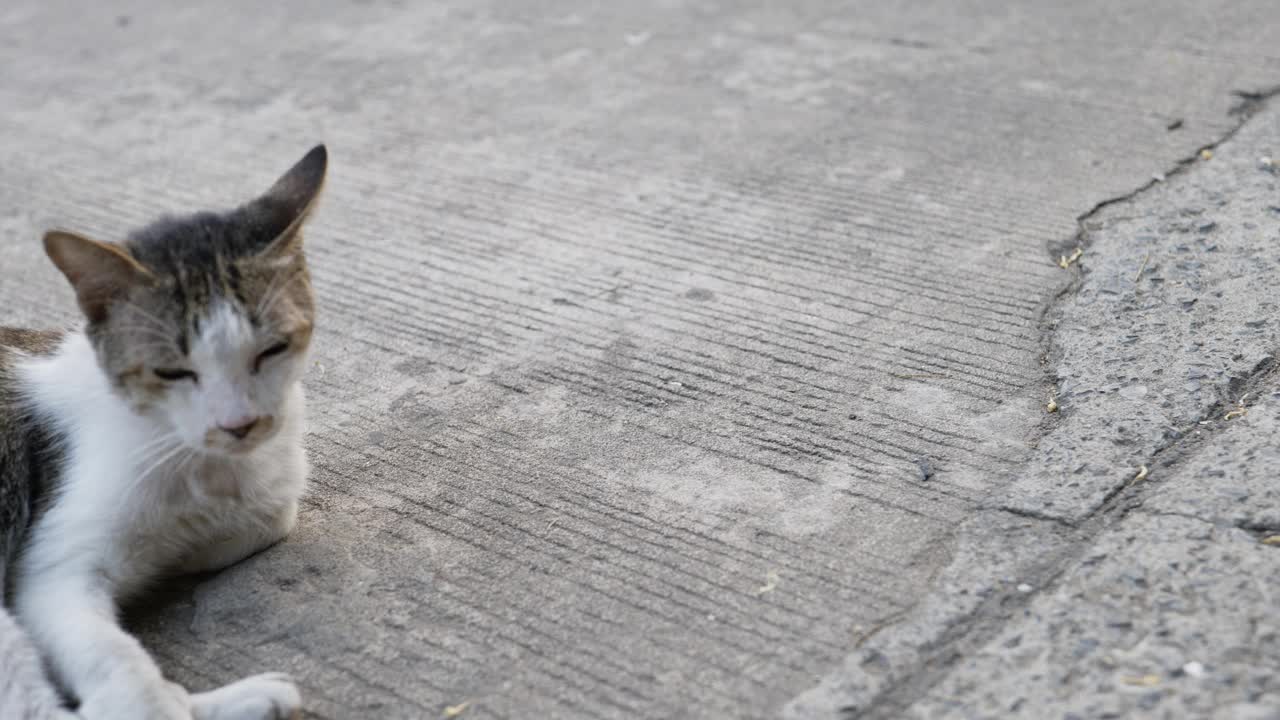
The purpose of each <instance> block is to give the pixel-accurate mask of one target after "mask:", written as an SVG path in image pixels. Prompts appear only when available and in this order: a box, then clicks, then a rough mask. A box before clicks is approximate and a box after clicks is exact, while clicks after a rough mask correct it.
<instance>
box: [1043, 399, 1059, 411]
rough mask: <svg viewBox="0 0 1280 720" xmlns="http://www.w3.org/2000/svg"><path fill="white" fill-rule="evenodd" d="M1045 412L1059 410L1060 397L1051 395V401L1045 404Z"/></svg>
mask: <svg viewBox="0 0 1280 720" xmlns="http://www.w3.org/2000/svg"><path fill="white" fill-rule="evenodd" d="M1044 409H1045V412H1051V413H1056V412H1058V399H1057V398H1056V397H1054V396H1052V395H1050V396H1049V402H1048V403H1046V404H1045V406H1044Z"/></svg>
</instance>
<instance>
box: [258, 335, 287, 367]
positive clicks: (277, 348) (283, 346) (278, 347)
mask: <svg viewBox="0 0 1280 720" xmlns="http://www.w3.org/2000/svg"><path fill="white" fill-rule="evenodd" d="M288 349H289V343H288V342H278V343H276V344H275V345H272V346H271V347H269V348H267V349H266V350H263V351H262V352H261V353H259V354H258V357H257V359H255V360H254V361H253V371H254V372H257V371H258V370H259V369H260V368H261V367H262V363H264V362H266V361H268V360H270V359H271V358H273V357H275V356H277V355H280V354H281V353H283V352H284V351H285V350H288Z"/></svg>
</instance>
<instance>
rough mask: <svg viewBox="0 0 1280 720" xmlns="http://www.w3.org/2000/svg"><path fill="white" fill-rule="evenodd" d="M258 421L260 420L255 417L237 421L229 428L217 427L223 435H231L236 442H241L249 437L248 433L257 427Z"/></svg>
mask: <svg viewBox="0 0 1280 720" xmlns="http://www.w3.org/2000/svg"><path fill="white" fill-rule="evenodd" d="M259 419H260V418H256V417H255V418H247V419H242V420H237V421H236V422H235V424H233V425H230V426H228V425H219V426H218V429H219V430H221V431H222V432H224V433H227V434H228V435H231V436H232V437H234V438H236V439H237V440H243V439H245V438H247V437H249V433H251V432H253V429H254V428H255V427H257V425H258V420H259Z"/></svg>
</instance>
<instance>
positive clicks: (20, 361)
mask: <svg viewBox="0 0 1280 720" xmlns="http://www.w3.org/2000/svg"><path fill="white" fill-rule="evenodd" d="M326 163H327V155H326V152H325V149H324V147H323V146H318V147H316V148H314V149H313V150H311V152H309V153H308V154H307V155H306V156H305V157H304V158H303V159H302V160H301V161H299V162H298V164H297V165H295V166H294V167H293V168H292V169H290V170H289V171H288V172H287V173H285V174H284V176H282V177H281V178H280V179H279V180H278V181H277V182H276V183H275V185H274V186H272V187H271V189H270V190H268V191H267V192H266V194H264V195H262V196H261V197H259V198H257V199H255V200H253V201H251V202H249V203H247V204H245V205H243V206H241V207H239V208H237V209H235V210H232V211H230V212H225V213H198V214H195V215H190V216H186V217H170V218H164V219H162V220H159V221H157V222H155V223H153V224H152V225H150V226H148V227H146V228H143V229H142V230H140V231H138V232H136V233H134V234H132V235H131V236H130V237H129V238H128V239H127V240H126V241H125V242H123V243H120V244H114V243H105V242H97V241H94V240H89V239H86V238H84V237H80V236H78V235H74V234H71V233H66V232H60V231H53V232H50V233H48V234H46V235H45V238H44V244H45V250H46V251H47V253H48V255H49V257H50V258H51V259H52V260H53V262H54V264H55V265H57V267H58V269H59V270H61V271H62V273H63V274H64V275H65V276H66V277H67V279H68V280H69V281H70V283H71V285H72V287H73V288H74V289H75V293H76V297H77V299H78V301H79V305H80V309H81V311H82V312H83V314H84V317H85V321H86V322H85V324H84V329H83V330H81V331H76V332H69V333H51V332H37V331H28V330H13V329H4V328H0V588H3V589H4V591H5V593H4V594H5V596H7V598H8V599H9V606H10V608H11V609H12V612H13V615H12V616H11V615H8V614H7V613H6V611H5V609H4V608H3V607H0V718H5V719H6V720H9V719H10V718H15V719H16V718H24V719H25V718H30V719H31V720H44V719H45V718H75V717H79V718H83V720H144V719H145V720H152V719H154V720H273V719H283V718H288V717H294V716H296V715H298V714H299V712H300V710H299V707H300V699H299V696H298V691H297V689H296V688H295V686H294V685H293V683H292V681H290V679H289V678H288V677H287V676H285V675H282V674H265V675H256V676H253V677H249V678H247V679H244V680H241V681H239V682H236V683H233V684H231V685H227V686H225V687H223V688H220V689H217V690H214V691H211V692H205V693H191V694H188V693H187V691H186V690H185V689H183V688H182V687H180V686H178V685H176V684H173V683H170V682H168V681H167V680H165V678H164V677H163V675H162V674H161V672H160V669H159V668H158V667H157V666H156V664H155V662H154V661H153V660H152V659H151V658H150V657H149V656H148V655H147V653H146V651H145V650H144V649H143V648H142V646H141V645H140V644H139V643H138V641H137V640H135V639H134V638H133V637H131V636H130V635H128V634H127V633H125V631H124V630H123V629H121V627H120V625H119V623H118V621H117V603H118V602H120V600H121V599H123V598H126V597H128V596H130V595H132V594H135V593H137V592H138V591H139V590H141V589H142V588H143V587H144V586H145V585H146V584H147V583H148V582H150V581H152V580H154V579H156V578H158V577H160V576H162V575H164V574H166V573H171V572H194V571H203V570H212V569H217V568H222V567H225V566H227V565H230V564H232V563H234V562H236V561H238V560H240V559H242V558H244V557H247V556H248V555H251V554H253V553H254V552H257V551H259V550H261V549H263V548H265V547H267V546H269V545H271V544H273V543H275V542H277V541H279V540H280V539H281V538H283V537H284V536H285V535H286V534H287V533H288V532H289V531H290V530H291V529H292V528H293V526H294V523H295V521H296V518H297V512H298V500H299V498H300V496H301V495H302V492H303V489H304V486H305V483H306V476H307V469H308V468H307V460H306V456H305V454H304V451H303V424H304V417H303V416H304V403H303V397H302V388H301V385H300V379H301V377H302V374H303V369H304V367H305V364H306V361H305V356H306V351H307V348H308V345H309V343H310V338H311V329H312V322H313V319H314V311H315V310H314V300H313V296H312V291H311V282H310V276H309V275H308V272H307V265H306V261H305V259H304V257H303V252H302V235H301V231H300V228H301V225H302V223H303V221H304V220H305V219H306V217H307V215H308V213H309V212H310V210H311V208H312V207H313V206H314V204H315V200H316V198H317V196H318V194H319V192H320V188H321V186H322V185H323V182H324V176H325V167H326ZM3 281H14V279H13V278H3V277H0V282H3ZM15 620H16V622H15ZM46 671H47V672H48V673H49V674H51V675H52V680H53V682H52V683H51V682H50V681H49V680H48V679H46ZM54 683H56V687H58V688H60V689H61V690H62V693H61V694H62V695H65V696H67V697H69V698H71V699H72V700H73V701H74V703H75V710H74V711H71V710H67V709H64V707H63V706H62V705H61V702H60V699H59V695H60V693H58V692H57V691H55V689H54V687H55V684H54Z"/></svg>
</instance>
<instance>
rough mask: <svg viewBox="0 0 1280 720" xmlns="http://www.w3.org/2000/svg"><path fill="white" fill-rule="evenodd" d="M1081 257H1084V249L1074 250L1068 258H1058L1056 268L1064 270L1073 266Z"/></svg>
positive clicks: (1064, 256)
mask: <svg viewBox="0 0 1280 720" xmlns="http://www.w3.org/2000/svg"><path fill="white" fill-rule="evenodd" d="M1083 255H1084V248H1076V249H1075V252H1073V253H1071V255H1070V256H1069V257H1068V256H1066V255H1063V256H1062V257H1059V258H1058V267H1060V268H1062V269H1063V270H1066V269H1067V268H1069V267H1071V266H1072V265H1074V264H1075V262H1076V261H1077V260H1079V259H1080V257H1081V256H1083Z"/></svg>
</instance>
